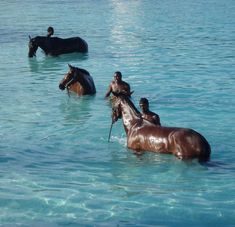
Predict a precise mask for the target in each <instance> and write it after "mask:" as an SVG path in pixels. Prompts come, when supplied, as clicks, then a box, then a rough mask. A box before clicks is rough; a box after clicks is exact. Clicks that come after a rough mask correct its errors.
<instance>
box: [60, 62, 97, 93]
mask: <svg viewBox="0 0 235 227" xmlns="http://www.w3.org/2000/svg"><path fill="white" fill-rule="evenodd" d="M69 68H70V70H69V72H68V73H67V74H66V75H65V77H64V78H63V79H62V80H61V82H60V84H59V88H60V89H61V90H64V89H65V88H67V90H68V91H72V92H74V93H76V94H77V95H94V94H95V93H96V88H95V84H94V81H93V78H92V77H91V75H90V73H89V72H88V71H87V70H85V69H81V68H77V67H73V66H71V65H69Z"/></svg>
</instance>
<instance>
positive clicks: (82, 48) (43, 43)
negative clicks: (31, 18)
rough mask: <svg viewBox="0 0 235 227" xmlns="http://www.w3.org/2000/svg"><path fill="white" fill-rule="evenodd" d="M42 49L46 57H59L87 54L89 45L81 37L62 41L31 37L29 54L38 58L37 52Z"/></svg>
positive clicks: (55, 38) (51, 38) (54, 38)
mask: <svg viewBox="0 0 235 227" xmlns="http://www.w3.org/2000/svg"><path fill="white" fill-rule="evenodd" d="M38 47H40V48H41V49H42V50H43V51H44V52H45V54H46V55H52V56H58V55H60V54H68V53H73V52H80V53H87V52H88V44H87V42H86V41H85V40H83V39H82V38H80V37H72V38H68V39H61V38H58V37H45V36H36V37H35V38H31V37H30V36H29V53H28V56H29V57H30V58H32V57H33V56H36V51H37V49H38Z"/></svg>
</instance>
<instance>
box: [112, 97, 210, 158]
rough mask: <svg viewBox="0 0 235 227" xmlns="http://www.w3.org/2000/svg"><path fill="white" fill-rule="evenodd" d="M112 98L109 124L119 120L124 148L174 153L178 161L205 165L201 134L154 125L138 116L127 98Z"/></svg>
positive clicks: (206, 147)
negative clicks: (190, 161) (121, 122)
mask: <svg viewBox="0 0 235 227" xmlns="http://www.w3.org/2000/svg"><path fill="white" fill-rule="evenodd" d="M114 95H115V96H116V98H115V99H114V101H113V105H112V123H114V122H116V121H117V120H118V119H119V118H122V120H123V126H124V129H125V131H126V135H127V146H128V148H130V149H133V150H136V151H138V152H141V151H153V152H157V153H165V154H174V155H175V156H176V157H177V158H179V159H182V160H190V159H194V158H197V159H198V160H199V162H206V161H208V160H209V159H210V154H211V148H210V145H209V143H208V141H207V140H206V139H205V138H204V137H203V136H202V135H201V134H199V133H198V132H196V131H194V130H192V129H189V128H176V127H162V126H157V125H154V124H152V123H151V122H149V121H147V120H145V119H143V118H142V117H141V113H140V112H139V111H138V110H137V108H136V107H135V105H134V104H133V103H132V101H131V100H130V98H128V97H127V96H125V95H123V94H114Z"/></svg>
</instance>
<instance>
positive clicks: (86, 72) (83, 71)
mask: <svg viewBox="0 0 235 227" xmlns="http://www.w3.org/2000/svg"><path fill="white" fill-rule="evenodd" d="M75 69H76V70H78V71H80V72H81V73H84V74H87V75H90V73H89V72H88V71H87V70H85V69H82V68H78V67H75Z"/></svg>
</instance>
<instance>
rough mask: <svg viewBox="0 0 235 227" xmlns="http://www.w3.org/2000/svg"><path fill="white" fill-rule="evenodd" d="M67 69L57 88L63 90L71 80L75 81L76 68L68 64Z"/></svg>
mask: <svg viewBox="0 0 235 227" xmlns="http://www.w3.org/2000/svg"><path fill="white" fill-rule="evenodd" d="M68 66H69V71H68V72H67V74H65V76H64V78H63V79H62V80H61V81H60V84H59V88H60V89H61V90H64V89H65V88H68V87H69V85H71V84H72V83H73V82H75V81H76V77H77V76H78V74H79V72H78V70H76V67H74V66H72V65H70V64H68Z"/></svg>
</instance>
